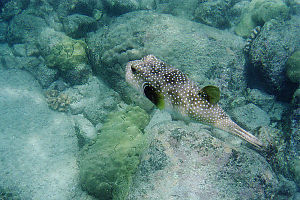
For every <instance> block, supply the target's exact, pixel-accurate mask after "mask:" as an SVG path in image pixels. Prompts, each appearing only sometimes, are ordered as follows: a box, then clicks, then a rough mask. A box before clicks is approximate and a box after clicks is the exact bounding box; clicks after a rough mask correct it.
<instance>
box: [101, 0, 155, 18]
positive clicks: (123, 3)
mask: <svg viewBox="0 0 300 200" xmlns="http://www.w3.org/2000/svg"><path fill="white" fill-rule="evenodd" d="M103 5H104V7H105V8H106V9H107V12H109V13H110V14H111V15H121V14H124V13H127V12H131V11H135V10H140V9H146V10H148V9H154V8H155V7H156V1H155V0H142V1H138V0H104V1H103Z"/></svg>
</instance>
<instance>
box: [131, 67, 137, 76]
mask: <svg viewBox="0 0 300 200" xmlns="http://www.w3.org/2000/svg"><path fill="white" fill-rule="evenodd" d="M131 71H132V73H133V74H136V71H137V70H136V68H135V67H134V66H131Z"/></svg>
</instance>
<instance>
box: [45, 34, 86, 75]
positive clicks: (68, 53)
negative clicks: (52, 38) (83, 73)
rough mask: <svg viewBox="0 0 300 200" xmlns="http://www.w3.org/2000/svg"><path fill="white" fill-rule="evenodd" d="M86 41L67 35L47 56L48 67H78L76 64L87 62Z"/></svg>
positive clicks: (61, 68)
mask: <svg viewBox="0 0 300 200" xmlns="http://www.w3.org/2000/svg"><path fill="white" fill-rule="evenodd" d="M86 47H87V45H86V43H85V42H84V41H81V40H74V39H72V38H70V37H67V36H65V37H64V38H63V39H62V41H60V42H58V43H57V44H56V45H54V46H52V47H51V49H50V53H49V54H48V55H47V56H46V57H45V60H46V64H47V66H48V67H52V68H56V69H59V70H61V71H68V70H74V69H76V66H79V65H80V64H83V63H87V55H86V51H85V50H86Z"/></svg>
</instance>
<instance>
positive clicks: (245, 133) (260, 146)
mask: <svg viewBox="0 0 300 200" xmlns="http://www.w3.org/2000/svg"><path fill="white" fill-rule="evenodd" d="M230 132H231V133H233V134H235V135H237V136H239V137H240V138H242V139H243V140H245V141H247V142H249V143H251V144H252V145H254V146H255V147H256V148H257V149H259V150H263V149H265V148H266V145H265V144H264V143H263V142H262V141H260V140H259V139H258V138H257V137H255V136H254V135H252V134H251V133H249V132H248V131H245V130H244V129H242V128H241V127H240V126H238V125H237V124H235V123H234V125H233V126H232V127H231V130H230Z"/></svg>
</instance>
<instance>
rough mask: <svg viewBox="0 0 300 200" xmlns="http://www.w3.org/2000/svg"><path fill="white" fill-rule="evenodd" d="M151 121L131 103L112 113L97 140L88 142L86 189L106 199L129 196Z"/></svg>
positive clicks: (82, 161)
mask: <svg viewBox="0 0 300 200" xmlns="http://www.w3.org/2000/svg"><path fill="white" fill-rule="evenodd" d="M148 122H149V116H148V114H147V113H146V112H145V111H144V110H142V109H141V108H139V107H132V106H128V107H127V108H126V109H125V110H123V111H118V112H113V113H111V114H110V115H109V116H108V120H107V122H106V123H104V125H103V127H102V129H101V133H100V134H99V136H98V137H97V139H96V140H95V143H94V144H92V145H91V146H89V145H87V146H85V147H84V149H83V151H82V154H81V159H80V182H81V185H82V188H83V189H84V190H86V191H87V192H88V193H90V194H92V195H94V196H96V197H97V198H99V199H103V200H107V199H125V197H126V196H127V195H128V191H129V188H130V185H131V183H132V175H133V174H134V173H135V172H136V169H137V167H138V165H139V163H140V156H141V153H142V152H143V150H144V149H145V148H146V147H147V145H146V144H147V142H146V138H145V136H144V135H143V133H142V129H144V128H145V126H146V125H147V124H148Z"/></svg>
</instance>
